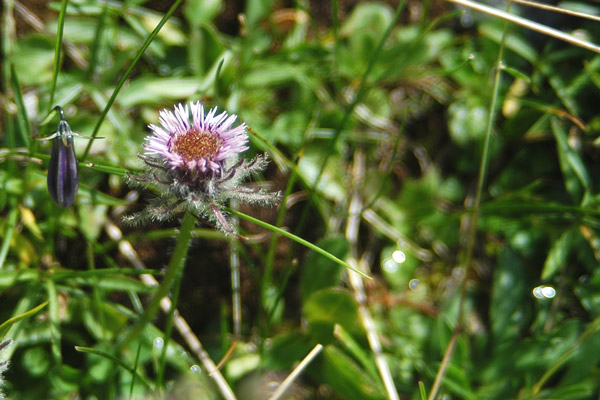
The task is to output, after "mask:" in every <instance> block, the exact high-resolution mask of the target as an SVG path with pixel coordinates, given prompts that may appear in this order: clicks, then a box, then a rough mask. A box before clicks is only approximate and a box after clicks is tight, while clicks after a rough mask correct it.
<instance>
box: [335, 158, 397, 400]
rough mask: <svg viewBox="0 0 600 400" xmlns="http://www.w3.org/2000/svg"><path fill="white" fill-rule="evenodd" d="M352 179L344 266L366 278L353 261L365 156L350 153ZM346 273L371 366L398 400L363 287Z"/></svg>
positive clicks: (360, 265) (357, 278)
mask: <svg viewBox="0 0 600 400" xmlns="http://www.w3.org/2000/svg"><path fill="white" fill-rule="evenodd" d="M352 175H353V176H352V186H353V190H352V197H351V198H350V205H349V207H348V208H349V210H348V215H349V217H348V224H347V226H346V239H347V240H348V243H349V244H350V254H351V256H350V258H349V259H348V264H350V265H351V266H352V267H354V268H356V269H357V270H359V271H362V272H364V273H366V274H368V273H369V271H368V270H369V268H368V263H367V261H366V259H365V257H362V258H361V260H360V261H357V260H358V248H357V244H358V228H359V226H360V218H361V210H362V206H363V205H362V198H361V195H360V191H359V188H360V187H361V186H362V182H363V180H364V176H365V156H364V153H363V152H362V151H361V150H357V151H356V152H355V153H354V167H353V171H352ZM347 272H348V278H349V282H350V286H351V287H352V289H353V291H354V298H355V299H356V303H357V304H358V315H359V317H360V319H361V321H362V323H363V326H364V328H365V331H366V333H367V339H368V340H369V346H370V347H371V350H372V351H373V354H374V357H375V364H376V365H377V370H378V371H379V375H380V377H381V380H382V382H383V385H384V387H385V390H386V392H387V395H388V399H391V400H398V399H399V396H398V391H397V390H396V386H395V385H394V380H393V379H392V373H391V371H390V367H389V365H388V363H387V361H386V359H385V357H384V356H383V351H382V346H381V341H380V340H379V336H378V334H377V329H376V327H375V322H374V321H373V318H372V317H371V314H370V313H369V309H368V308H367V296H366V294H365V286H364V283H363V280H362V277H361V276H360V275H359V274H358V273H356V272H354V271H351V270H348V271H347Z"/></svg>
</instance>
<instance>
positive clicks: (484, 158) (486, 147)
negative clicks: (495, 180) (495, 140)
mask: <svg viewBox="0 0 600 400" xmlns="http://www.w3.org/2000/svg"><path fill="white" fill-rule="evenodd" d="M509 9H510V3H509ZM507 30H508V22H507V23H505V24H504V33H503V36H502V41H501V43H500V47H499V49H498V58H497V60H496V72H495V74H494V83H493V88H492V98H491V101H490V107H489V111H488V123H487V127H486V133H485V140H484V143H483V150H482V155H481V163H480V166H479V177H478V179H477V189H476V192H475V201H474V204H473V209H472V212H471V220H470V222H469V224H470V226H469V238H468V243H467V254H466V257H465V263H464V266H465V272H464V277H463V281H462V284H461V293H460V302H459V306H458V314H457V317H456V326H455V328H454V332H453V334H452V340H451V341H450V343H449V344H448V346H447V347H446V351H445V352H444V357H443V359H442V363H441V364H440V367H439V369H438V371H437V374H436V376H435V380H434V382H433V386H432V388H431V392H430V393H429V397H428V399H429V400H434V399H435V398H436V396H437V393H438V391H439V389H440V387H441V384H442V380H443V378H444V375H445V374H446V371H447V369H448V366H449V365H450V361H451V359H452V354H453V353H454V349H455V348H456V346H455V344H456V340H457V338H458V335H459V334H460V332H461V329H462V318H463V313H464V307H465V300H466V293H467V282H468V279H469V271H470V270H471V264H472V263H473V251H474V249H475V236H476V234H477V220H478V218H479V211H480V206H481V195H482V192H483V185H484V184H485V178H486V176H487V168H488V164H489V157H490V155H489V153H490V144H491V142H492V130H493V127H494V121H495V116H496V105H497V103H498V93H499V91H500V80H501V73H502V65H503V64H502V57H503V49H504V41H505V40H506V33H507Z"/></svg>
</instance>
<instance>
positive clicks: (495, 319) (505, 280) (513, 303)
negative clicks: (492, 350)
mask: <svg viewBox="0 0 600 400" xmlns="http://www.w3.org/2000/svg"><path fill="white" fill-rule="evenodd" d="M525 272H526V266H525V263H524V262H523V260H522V258H521V257H520V256H519V255H518V254H517V253H515V252H514V251H513V250H512V249H510V248H509V247H506V246H504V247H502V248H501V249H500V252H499V254H498V259H497V264H496V268H495V269H494V275H493V281H492V282H493V284H492V285H493V286H492V293H491V303H490V322H491V328H492V333H493V335H494V336H493V337H494V341H495V343H496V344H499V343H502V342H503V341H505V340H507V339H511V338H515V337H517V335H518V334H519V333H520V331H521V330H522V329H523V323H524V322H525V321H524V310H523V303H524V300H525V296H526V294H527V293H528V292H529V291H528V288H527V286H526V273H525Z"/></svg>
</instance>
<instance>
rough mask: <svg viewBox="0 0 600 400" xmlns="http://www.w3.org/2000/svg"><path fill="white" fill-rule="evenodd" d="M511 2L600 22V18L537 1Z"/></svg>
mask: <svg viewBox="0 0 600 400" xmlns="http://www.w3.org/2000/svg"><path fill="white" fill-rule="evenodd" d="M511 1H512V2H513V3H516V4H522V5H524V6H528V7H534V8H539V9H541V10H548V11H554V12H556V13H559V14H565V15H571V16H573V17H579V18H585V19H589V20H592V21H600V17H597V16H595V15H590V14H584V13H581V12H577V11H571V10H567V9H565V8H560V7H555V6H551V5H549V4H544V3H538V2H537V1H528V0H511Z"/></svg>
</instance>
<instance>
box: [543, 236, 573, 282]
mask: <svg viewBox="0 0 600 400" xmlns="http://www.w3.org/2000/svg"><path fill="white" fill-rule="evenodd" d="M576 235H577V229H576V228H570V229H568V230H566V231H565V232H563V234H562V235H561V236H560V237H559V238H558V239H557V240H556V241H555V242H554V244H553V245H552V247H551V248H550V251H549V252H548V257H547V258H546V261H545V262H544V269H543V270H542V276H541V279H542V280H543V281H548V280H549V279H551V278H552V277H553V276H554V275H555V274H556V273H557V272H559V271H560V270H562V269H563V268H566V267H567V259H568V257H569V254H570V252H571V246H572V244H573V240H574V239H575V237H576Z"/></svg>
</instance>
